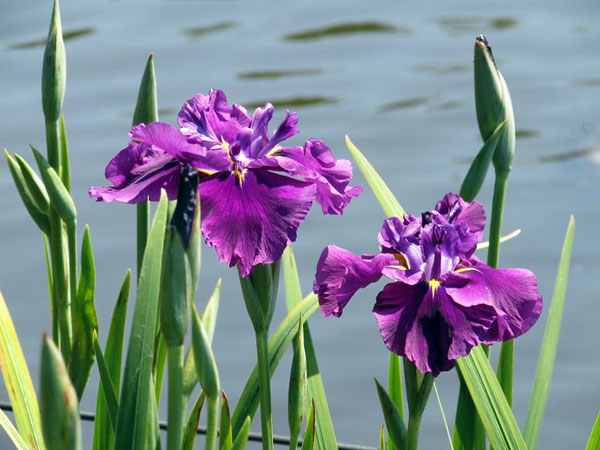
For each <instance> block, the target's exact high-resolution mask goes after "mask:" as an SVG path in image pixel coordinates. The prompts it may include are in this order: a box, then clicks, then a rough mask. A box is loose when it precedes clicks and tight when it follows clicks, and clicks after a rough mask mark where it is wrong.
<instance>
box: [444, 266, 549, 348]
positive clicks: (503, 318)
mask: <svg viewBox="0 0 600 450" xmlns="http://www.w3.org/2000/svg"><path fill="white" fill-rule="evenodd" d="M473 262H474V264H473V265H472V266H471V267H467V268H465V269H463V270H462V271H460V272H459V273H453V274H451V276H450V277H449V278H448V279H447V280H446V281H445V285H446V290H447V292H448V295H449V296H450V297H451V298H452V300H453V301H454V302H455V303H457V304H460V305H463V306H473V305H477V304H486V305H489V306H491V307H493V308H494V313H495V315H494V318H493V319H494V322H493V324H492V326H491V327H490V329H489V331H488V333H487V334H486V336H485V342H486V343H491V342H493V341H505V340H508V339H514V338H516V337H518V336H520V335H522V334H523V333H525V332H526V331H527V330H529V329H530V328H531V327H532V326H533V324H534V323H535V322H536V321H537V319H538V317H539V316H540V314H541V312H542V297H541V295H540V294H539V291H538V285H537V280H536V278H535V275H534V274H533V273H532V272H531V271H529V270H526V269H493V268H491V267H489V266H487V265H485V264H483V263H481V262H480V261H478V260H475V258H473ZM465 280H466V282H465Z"/></svg>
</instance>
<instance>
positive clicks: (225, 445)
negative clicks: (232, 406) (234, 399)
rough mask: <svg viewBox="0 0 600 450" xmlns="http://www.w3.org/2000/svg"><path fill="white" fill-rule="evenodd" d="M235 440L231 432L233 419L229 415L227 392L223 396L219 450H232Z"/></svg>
mask: <svg viewBox="0 0 600 450" xmlns="http://www.w3.org/2000/svg"><path fill="white" fill-rule="evenodd" d="M232 446H233V438H232V432H231V419H230V415H229V402H228V401H227V396H226V395H225V392H223V393H222V396H221V427H220V429H219V450H231V447H232Z"/></svg>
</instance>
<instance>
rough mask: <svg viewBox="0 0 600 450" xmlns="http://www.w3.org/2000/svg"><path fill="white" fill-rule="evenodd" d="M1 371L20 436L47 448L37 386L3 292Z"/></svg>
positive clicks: (0, 303)
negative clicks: (30, 373)
mask: <svg viewBox="0 0 600 450" xmlns="http://www.w3.org/2000/svg"><path fill="white" fill-rule="evenodd" d="M0 369H1V370H2V376H3V377H4V384H5V385H6V391H7V393H8V397H9V399H10V403H11V404H12V407H13V412H14V415H15V421H16V422H17V428H18V430H19V434H20V435H21V437H23V440H24V441H25V442H29V443H30V445H31V447H33V448H36V449H43V448H45V446H44V439H43V437H42V423H41V419H40V410H39V407H38V402H37V398H36V396H35V391H34V389H33V383H32V382H31V377H30V375H29V370H28V369H27V363H26V362H25V357H24V356H23V351H22V350H21V345H20V344H19V338H18V337H17V332H16V331H15V326H14V325H13V322H12V319H11V318H10V313H9V312H8V308H7V307H6V303H5V301H4V297H3V296H2V293H1V292H0Z"/></svg>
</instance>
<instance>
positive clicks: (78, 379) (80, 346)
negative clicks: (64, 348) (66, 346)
mask: <svg viewBox="0 0 600 450" xmlns="http://www.w3.org/2000/svg"><path fill="white" fill-rule="evenodd" d="M79 273H80V276H79V284H78V286H77V296H76V299H75V301H74V302H73V304H72V309H71V314H72V317H73V347H72V350H71V359H70V362H69V375H70V376H71V380H73V385H74V386H75V390H76V391H77V396H78V397H79V399H81V396H82V395H83V390H84V389H85V385H86V384H87V381H88V378H89V376H90V373H91V371H92V366H93V364H94V355H95V352H94V334H95V333H97V332H98V318H97V317H96V307H95V305H94V289H95V285H96V269H95V267H94V253H93V250H92V241H91V239H90V229H89V227H88V226H87V225H86V227H85V230H84V232H83V240H82V242H81V269H80V271H79Z"/></svg>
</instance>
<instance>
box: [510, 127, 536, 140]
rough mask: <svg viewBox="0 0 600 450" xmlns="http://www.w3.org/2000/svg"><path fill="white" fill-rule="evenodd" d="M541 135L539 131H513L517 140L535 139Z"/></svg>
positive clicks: (523, 129)
mask: <svg viewBox="0 0 600 450" xmlns="http://www.w3.org/2000/svg"><path fill="white" fill-rule="evenodd" d="M541 134H542V132H541V131H539V130H528V129H526V128H520V129H517V130H516V131H515V135H516V137H517V139H529V138H536V137H539V136H540V135H541Z"/></svg>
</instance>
